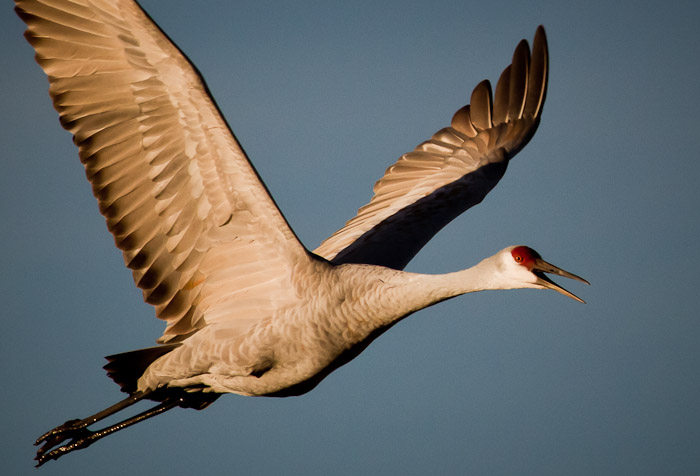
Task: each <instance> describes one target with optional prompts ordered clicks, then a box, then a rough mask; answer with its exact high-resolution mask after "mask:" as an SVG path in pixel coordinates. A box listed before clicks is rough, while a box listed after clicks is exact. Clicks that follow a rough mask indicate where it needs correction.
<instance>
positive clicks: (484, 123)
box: [16, 0, 585, 465]
mask: <svg viewBox="0 0 700 476" xmlns="http://www.w3.org/2000/svg"><path fill="white" fill-rule="evenodd" d="M16 4H17V6H16V11H17V13H18V14H19V16H20V17H21V18H22V19H23V20H24V21H25V22H26V24H27V31H26V33H25V36H26V38H27V39H28V41H29V42H30V43H31V45H32V46H33V47H34V49H35V50H36V60H37V62H38V63H39V65H40V66H41V67H42V69H43V70H44V72H45V73H46V74H47V75H48V78H49V84H50V88H49V93H50V95H51V98H52V100H53V103H54V106H55V108H56V110H57V111H58V113H59V116H60V120H61V124H62V125H63V127H65V128H66V129H67V130H69V131H70V132H71V133H72V134H73V138H74V142H75V144H76V145H77V146H78V149H79V155H80V159H81V161H82V162H83V164H84V166H85V171H86V175H87V178H88V180H89V181H90V183H91V184H92V188H93V192H94V194H95V197H96V198H97V200H98V203H99V208H100V212H101V213H102V214H103V215H104V217H105V219H106V222H107V227H108V229H109V231H110V232H111V233H112V234H113V236H114V239H115V243H116V245H117V247H119V249H121V250H122V252H123V255H124V260H125V263H126V265H127V266H128V267H129V268H130V269H131V270H132V272H133V276H134V282H135V283H136V285H137V286H138V287H139V288H140V289H141V290H142V292H143V295H144V299H145V301H146V302H147V303H149V304H151V305H152V306H154V308H155V312H156V316H157V317H158V318H160V319H163V320H165V321H166V322H167V325H166V328H165V331H164V332H163V335H162V336H161V337H160V338H159V339H158V342H159V344H160V345H158V346H156V347H152V348H148V349H141V350H138V351H132V352H126V353H124V354H118V355H114V356H109V357H108V360H109V363H108V364H107V365H106V366H105V368H106V369H107V371H108V374H109V375H110V377H112V378H113V379H114V380H115V382H117V383H118V384H119V385H120V387H121V388H122V390H123V391H125V392H127V393H128V394H129V396H128V397H127V398H126V399H124V400H122V401H121V402H119V403H117V404H115V405H113V406H112V407H109V408H107V409H106V410H104V411H102V412H99V413H97V414H95V415H93V416H91V417H88V418H85V419H83V420H71V421H68V422H66V423H65V424H63V425H61V426H59V427H56V428H54V429H53V430H50V431H49V432H47V433H46V434H44V435H42V436H41V437H40V438H39V439H38V440H37V444H43V446H41V447H40V448H39V450H38V451H37V458H36V459H37V460H38V464H39V465H41V464H43V463H44V462H46V461H48V460H51V459H56V458H58V457H60V456H62V455H63V454H66V453H68V452H71V451H73V450H76V449H80V448H84V447H86V446H89V445H90V444H92V443H93V442H95V441H97V440H98V439H100V438H102V437H104V436H106V435H108V434H111V433H113V432H114V431H117V430H120V429H122V428H125V427H127V426H131V425H133V424H135V423H138V422H140V421H142V420H144V419H146V418H149V417H151V416H154V415H157V414H159V413H162V412H163V411H166V410H169V409H171V408H173V407H175V406H180V407H192V408H200V409H201V408H204V407H206V406H207V405H209V404H210V403H212V402H213V401H214V400H215V399H216V398H218V396H219V395H221V394H224V393H238V394H242V395H256V396H271V395H274V396H287V395H299V394H301V393H304V392H307V391H309V390H310V389H312V388H313V387H314V386H315V385H317V384H318V383H319V382H320V381H321V380H322V379H323V378H324V377H325V376H326V375H328V373H330V372H331V371H333V370H334V369H335V368H337V367H338V366H340V365H343V364H344V363H346V362H347V361H349V360H350V359H352V358H353V357H354V356H356V355H357V354H358V353H359V352H361V351H362V350H363V349H364V348H365V347H366V346H367V345H369V343H371V342H372V341H373V340H374V339H375V338H376V337H377V336H378V335H380V334H381V333H382V332H384V331H386V330H387V329H388V328H390V327H391V326H392V325H393V324H395V323H396V322H398V321H399V320H400V319H402V318H404V317H406V316H407V315H409V314H411V313H413V312H415V311H418V310H420V309H422V308H424V307H427V306H430V305H432V304H435V303H437V302H439V301H442V300H445V299H448V298H451V297H454V296H457V295H460V294H464V293H468V292H473V291H479V290H483V289H512V288H539V289H542V288H550V289H555V290H557V291H559V292H561V293H563V294H565V295H567V296H569V297H572V298H574V299H577V300H579V301H580V299H579V298H577V297H576V296H574V295H573V294H571V293H570V292H568V291H566V290H565V289H563V288H561V287H560V286H558V285H556V284H555V283H554V282H553V281H551V280H550V279H549V278H548V277H547V276H546V275H545V274H544V273H554V274H558V275H561V276H564V277H568V278H573V279H576V280H579V281H584V282H585V280H583V279H582V278H579V277H578V276H575V275H573V274H570V273H567V272H566V271H563V270H561V269H559V268H557V267H555V266H553V265H551V264H549V263H547V262H546V261H544V260H543V259H542V258H541V257H540V256H539V254H537V253H536V252H535V251H534V250H532V249H530V248H527V247H525V246H511V247H508V248H506V249H504V250H502V251H500V252H499V253H497V254H496V255H494V256H492V257H490V258H486V259H485V260H483V261H482V262H480V263H479V264H477V265H476V266H474V267H472V268H469V269H466V270H463V271H458V272H455V273H449V274H446V275H435V276H433V275H422V274H415V273H406V272H404V271H402V269H403V268H404V267H405V266H406V264H407V263H408V262H409V261H410V260H411V259H412V258H413V256H415V254H416V253H417V252H418V251H419V250H420V249H421V248H422V247H423V246H424V245H425V244H426V243H427V242H428V241H429V240H430V239H431V237H432V236H433V235H434V234H435V233H437V232H438V231H439V230H440V229H441V228H442V227H444V226H445V225H446V224H447V223H449V222H450V221H451V220H452V219H453V218H455V217H456V216H458V215H459V214H461V213H462V212H463V211H465V210H466V209H468V208H469V207H471V206H473V205H476V204H478V203H479V202H481V200H482V199H483V198H484V197H485V196H486V194H488V193H489V192H490V191H491V189H492V188H493V187H494V186H495V185H496V184H497V183H498V181H499V180H500V178H501V177H502V176H503V174H504V173H505V170H506V168H507V165H508V161H509V160H510V159H511V158H512V157H513V156H514V155H515V154H516V153H517V152H518V151H519V150H520V149H522V148H523V147H524V146H525V145H526V144H527V142H528V141H529V140H530V138H531V137H532V135H533V134H534V132H535V130H536V129H537V126H538V124H539V122H540V118H541V115H542V107H543V103H544V99H545V92H546V86H547V75H548V69H549V64H548V54H547V44H546V39H545V34H544V29H543V28H542V27H539V28H538V29H537V32H536V33H535V39H534V42H533V45H532V50H530V48H529V46H528V43H527V42H526V41H525V40H522V41H521V42H520V44H519V45H518V46H517V48H516V50H515V53H514V54H513V60H512V63H511V64H510V65H509V66H508V67H507V68H506V69H505V70H504V71H503V73H502V75H501V77H500V79H499V81H498V84H497V86H496V91H495V93H494V94H492V91H491V87H490V85H489V83H488V81H484V82H482V83H480V84H479V85H478V86H477V87H476V88H475V89H474V91H473V93H472V96H471V101H470V104H469V105H468V106H465V107H463V108H462V109H460V110H458V111H457V113H455V115H454V117H453V119H452V122H451V125H450V126H449V127H446V128H444V129H441V130H440V131H438V132H436V133H435V134H434V135H433V137H432V138H430V139H429V140H428V141H426V142H423V143H422V144H420V145H419V146H418V147H416V148H415V150H413V151H412V152H409V153H407V154H405V155H403V156H402V157H400V158H399V160H398V161H397V162H396V163H395V164H394V165H392V166H390V167H389V168H388V169H387V171H386V173H385V174H384V176H383V177H382V178H381V179H380V180H379V181H378V182H377V183H376V184H375V186H374V196H373V197H372V198H371V200H370V202H369V203H368V204H367V205H365V206H364V207H362V208H360V210H359V211H358V214H357V215H356V216H355V217H354V218H352V219H350V220H349V221H348V222H347V223H346V225H345V226H344V227H343V228H341V229H340V230H338V231H337V232H335V233H334V234H333V235H332V236H331V237H329V238H328V239H327V240H326V241H324V242H323V243H322V244H321V245H320V246H319V247H318V248H317V249H316V250H314V251H313V252H310V251H308V250H307V249H306V248H305V247H304V246H303V245H302V244H301V243H300V242H299V240H298V239H297V237H296V236H295V234H294V232H293V231H292V229H291V227H290V226H289V224H288V223H287V222H286V220H285V218H284V216H283V215H282V213H281V212H280V210H279V209H278V207H277V206H276V204H275V202H274V200H273V199H272V197H271V195H270V193H269V192H268V190H267V189H266V187H265V185H264V183H263V182H262V180H261V179H260V177H259V175H258V174H257V172H256V171H255V169H254V168H253V166H252V164H251V163H250V161H249V160H248V158H247V156H246V154H245V152H244V151H243V149H242V147H241V146H240V144H239V142H238V140H237V139H236V137H235V136H234V134H233V133H232V131H231V129H230V128H229V127H228V125H227V123H226V121H225V120H224V118H223V116H222V114H221V112H220V111H219V109H218V108H217V106H216V104H215V102H214V100H213V99H212V98H211V96H210V94H209V91H208V89H207V87H206V85H205V83H204V80H203V79H202V77H201V75H200V74H199V72H198V71H197V69H196V68H195V67H194V66H193V65H192V63H190V61H189V60H188V59H187V58H186V57H185V56H184V55H183V54H182V52H181V51H180V50H179V49H178V48H177V46H175V45H174V43H172V41H170V39H169V38H168V37H167V36H166V35H165V34H164V33H163V32H162V31H161V30H160V29H159V28H158V26H157V25H156V24H155V23H154V22H153V21H152V20H151V19H150V17H148V15H147V14H146V13H145V12H144V11H143V10H142V9H141V7H140V6H139V5H138V4H137V3H136V2H133V1H129V0H92V1H88V0H18V1H17V2H16ZM142 399H150V400H154V401H157V402H160V403H159V404H158V405H157V406H155V407H154V408H152V409H151V410H148V411H146V412H144V413H142V414H139V415H137V416H134V417H131V418H127V419H125V420H124V421H122V422H121V423H118V424H116V425H112V426H109V427H107V428H104V429H101V430H97V431H91V430H88V428H87V427H88V426H90V425H92V424H93V423H96V422H97V421H99V420H101V419H103V418H105V417H107V416H109V415H111V414H113V413H116V412H118V411H120V410H122V409H124V408H126V407H128V406H130V405H132V404H133V403H135V402H137V401H139V400H142Z"/></svg>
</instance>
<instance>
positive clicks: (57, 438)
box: [34, 396, 183, 468]
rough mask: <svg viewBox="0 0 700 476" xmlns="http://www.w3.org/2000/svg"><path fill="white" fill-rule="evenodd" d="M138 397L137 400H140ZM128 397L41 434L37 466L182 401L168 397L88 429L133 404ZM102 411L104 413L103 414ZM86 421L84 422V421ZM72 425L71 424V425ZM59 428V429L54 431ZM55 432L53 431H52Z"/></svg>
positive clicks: (84, 446)
mask: <svg viewBox="0 0 700 476" xmlns="http://www.w3.org/2000/svg"><path fill="white" fill-rule="evenodd" d="M142 398H143V396H141V398H139V399H138V400H141V399H142ZM128 400H129V399H126V400H123V401H121V402H119V403H117V404H116V405H113V406H112V407H110V408H108V409H106V410H104V411H103V412H100V413H97V414H95V415H93V416H92V417H89V418H86V419H84V420H73V422H75V423H71V422H66V423H65V424H64V425H62V426H60V427H58V428H56V429H54V430H51V431H50V432H48V433H47V434H46V435H44V436H42V438H43V440H42V439H41V438H40V439H39V440H37V444H38V443H40V442H41V441H45V443H44V446H42V447H41V448H39V450H38V451H37V453H36V458H34V459H35V460H36V461H37V465H36V466H37V468H38V467H39V466H41V465H42V464H44V463H46V462H47V461H50V460H52V459H58V458H60V457H61V456H63V455H64V454H67V453H70V452H71V451H74V450H79V449H82V448H87V447H88V446H90V445H91V444H93V443H94V442H95V441H97V440H99V439H100V438H104V437H105V436H107V435H111V434H112V433H114V432H116V431H119V430H122V429H124V428H126V427H129V426H131V425H135V424H136V423H139V422H142V421H143V420H146V419H148V418H151V417H154V416H156V415H160V414H161V413H163V412H165V411H168V410H170V409H171V408H173V407H176V406H178V405H180V404H181V403H183V399H182V398H177V397H175V398H168V399H167V400H165V401H164V402H163V403H161V404H160V405H156V406H155V407H153V408H151V409H150V410H146V411H144V412H141V413H139V414H138V415H136V416H134V417H131V418H128V419H126V420H123V421H121V422H119V423H117V424H115V425H112V426H108V427H107V428H103V429H102V430H97V431H90V430H88V429H87V426H88V425H90V424H92V423H94V422H95V421H98V420H101V419H102V418H105V417H106V416H108V415H111V414H112V413H114V412H115V411H118V410H120V409H122V408H125V407H127V406H129V405H133V403H136V401H138V400H136V401H134V402H131V403H128V402H127V401H128ZM119 405H121V408H118V409H116V410H114V411H112V412H111V413H105V412H107V411H109V410H111V409H113V408H115V407H118V406H119ZM103 413H105V414H104V415H103ZM98 416H100V417H99V418H98V419H97V420H94V421H91V419H92V418H95V417H98ZM86 421H87V422H88V423H85V422H86ZM66 425H69V426H68V427H66V429H65V430H62V428H63V427H65V426H66ZM71 425H72V426H71ZM56 430H60V431H56ZM54 432H55V433H54ZM68 438H71V441H70V443H67V444H65V445H62V446H59V447H58V448H56V449H54V450H51V451H49V452H48V453H46V451H47V450H49V449H51V448H53V447H54V446H56V445H57V444H59V443H62V442H63V441H65V440H67V439H68Z"/></svg>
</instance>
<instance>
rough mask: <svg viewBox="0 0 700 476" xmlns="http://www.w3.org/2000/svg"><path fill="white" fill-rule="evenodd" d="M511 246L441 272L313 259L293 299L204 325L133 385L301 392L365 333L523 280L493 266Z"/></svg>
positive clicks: (506, 255) (256, 393) (361, 340)
mask: <svg viewBox="0 0 700 476" xmlns="http://www.w3.org/2000/svg"><path fill="white" fill-rule="evenodd" d="M511 249H512V248H508V249H506V250H504V251H502V252H501V253H499V254H497V255H495V256H493V257H490V258H487V259H486V260H484V261H482V262H481V263H479V264H478V265H476V266H474V267H471V268H468V269H466V270H463V271H457V272H455V273H449V274H443V275H426V274H417V273H407V272H404V271H398V270H394V269H391V268H386V267H383V266H374V265H362V264H344V265H340V266H334V265H332V264H330V263H328V262H326V261H324V260H318V259H316V260H314V262H313V264H312V266H311V267H309V266H303V267H299V268H300V269H303V270H304V271H300V272H299V274H298V275H294V276H291V277H290V282H291V283H292V286H293V287H294V298H293V299H292V300H290V301H289V302H288V303H287V304H286V305H283V306H280V307H279V308H278V309H276V310H275V311H274V313H272V314H271V315H269V316H264V317H263V318H261V319H259V320H258V322H256V323H255V324H253V325H252V326H248V325H244V326H236V325H235V320H233V322H234V325H233V326H232V325H230V324H229V323H231V322H232V320H228V321H226V322H225V323H222V324H218V325H210V326H207V327H205V328H204V329H202V330H201V331H199V332H197V333H196V334H194V335H193V336H192V337H190V338H188V339H186V340H185V341H183V343H182V345H181V346H178V347H177V348H175V349H173V350H172V351H171V352H169V353H168V354H167V355H165V356H163V357H161V358H159V359H158V360H157V361H155V362H154V363H153V364H152V365H151V366H149V367H148V369H147V370H146V371H145V373H144V374H143V375H142V376H141V377H140V378H139V380H138V390H139V391H142V392H148V391H152V390H156V389H157V388H158V387H159V386H165V385H167V386H171V387H183V388H188V387H192V388H198V387H199V388H203V389H205V390H204V391H207V392H216V393H237V394H241V395H250V396H262V395H273V394H276V395H279V394H280V393H283V394H287V395H288V394H291V393H294V394H300V393H304V392H305V391H308V390H309V389H310V388H309V386H310V385H309V383H308V382H313V384H314V385H315V384H316V383H318V379H317V378H318V377H319V376H321V375H322V376H325V375H327V373H325V372H324V370H326V369H328V368H329V367H332V366H333V363H334V362H336V361H337V359H338V358H339V357H341V355H343V354H344V353H345V352H352V351H353V349H356V348H357V347H358V346H359V347H361V349H364V346H363V343H365V341H366V340H367V339H368V338H370V336H371V335H372V334H374V333H376V332H377V331H382V330H384V329H386V328H387V327H389V326H391V325H392V324H394V323H395V322H396V321H397V320H399V319H402V318H404V317H406V316H408V315H409V314H411V313H413V312H415V311H418V310H420V309H423V308H425V307H428V306H430V305H432V304H435V303H437V302H440V301H443V300H445V299H449V298H451V297H455V296H458V295H460V294H464V293H468V292H475V291H480V290H483V289H494V288H498V289H508V288H510V287H519V288H522V287H524V286H523V283H522V282H520V281H517V282H515V281H512V282H511V281H509V280H507V279H504V276H503V275H501V274H499V273H497V272H496V271H497V270H498V268H499V265H500V264H501V263H500V262H502V265H503V266H505V265H506V260H509V259H510V260H512V258H511V254H510V250H511ZM309 271H310V272H309ZM532 287H536V286H535V283H534V282H533V283H532Z"/></svg>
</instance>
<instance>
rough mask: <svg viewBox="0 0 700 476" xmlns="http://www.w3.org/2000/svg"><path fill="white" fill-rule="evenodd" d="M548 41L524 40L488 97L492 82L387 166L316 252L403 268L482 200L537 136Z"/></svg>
mask: <svg viewBox="0 0 700 476" xmlns="http://www.w3.org/2000/svg"><path fill="white" fill-rule="evenodd" d="M548 62H549V59H548V53H547V40H546V37H545V33H544V28H543V27H542V26H540V27H538V28H537V31H536V33H535V39H534V42H533V47H532V57H530V49H529V47H528V43H527V41H525V40H522V41H521V42H520V44H518V46H517V48H516V49H515V53H514V54H513V61H512V63H511V64H510V65H509V66H508V67H507V68H506V69H505V70H504V71H503V73H502V74H501V77H500V79H499V80H498V84H497V86H496V94H495V97H494V98H492V95H491V85H490V84H489V82H488V81H483V82H481V83H480V84H479V85H478V86H477V87H476V88H475V89H474V91H473V92H472V96H471V103H470V104H469V105H467V106H465V107H463V108H462V109H460V110H459V111H457V113H456V114H455V115H454V117H453V118H452V125H451V127H446V128H444V129H442V130H440V131H438V132H437V133H435V135H433V137H432V138H431V139H430V140H429V141H427V142H423V143H422V144H420V145H419V146H418V147H416V149H415V150H414V151H413V152H409V153H408V154H405V155H403V156H401V158H399V160H398V161H397V162H396V163H395V164H394V165H392V166H391V167H389V168H388V169H387V171H386V173H385V174H384V176H383V177H382V178H381V179H380V180H379V181H378V182H377V183H376V184H375V186H374V196H373V197H372V199H371V201H370V202H369V203H368V204H367V205H365V206H364V207H362V208H360V209H359V210H358V212H357V216H355V217H354V218H352V219H351V220H350V221H348V222H347V223H346V224H345V226H344V227H343V228H341V229H340V230H338V231H336V232H335V233H334V234H333V235H332V236H331V237H329V238H328V239H327V240H325V241H324V242H323V243H321V245H320V246H319V247H318V248H317V249H316V250H314V253H316V254H318V255H320V256H323V257H324V258H326V259H328V260H330V261H332V262H333V263H335V264H341V263H366V264H376V265H382V266H388V267H391V268H395V269H403V268H404V267H405V266H406V264H408V262H409V261H410V260H411V259H412V258H413V257H414V256H415V255H416V253H418V251H419V250H420V249H421V248H422V247H423V246H424V245H425V244H426V243H427V242H428V241H429V240H430V239H431V238H432V237H433V236H434V235H435V233H437V232H438V231H439V230H440V229H441V228H442V227H444V226H445V225H447V224H448V223H449V222H450V221H452V220H453V219H454V218H455V217H456V216H458V215H459V214H461V213H462V212H464V211H465V210H467V209H468V208H470V207H472V206H474V205H476V204H478V203H480V202H481V200H483V199H484V197H485V196H486V194H488V193H489V192H490V191H491V189H492V188H493V187H495V186H496V184H497V183H498V181H499V180H500V179H501V177H502V176H503V174H504V173H505V171H506V167H507V165H508V161H509V160H510V158H511V157H513V156H514V155H515V154H516V153H517V152H518V151H520V149H522V148H523V147H524V146H525V145H526V144H527V143H528V141H529V140H530V138H531V137H532V135H533V134H534V133H535V130H536V129H537V126H538V124H539V121H540V116H541V113H542V105H543V103H544V98H545V93H546V89H547V71H548Z"/></svg>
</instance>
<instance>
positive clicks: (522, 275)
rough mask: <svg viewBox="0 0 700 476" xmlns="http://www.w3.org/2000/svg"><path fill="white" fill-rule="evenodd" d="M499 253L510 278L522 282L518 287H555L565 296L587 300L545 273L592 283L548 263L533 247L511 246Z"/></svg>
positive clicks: (580, 300) (581, 300)
mask: <svg viewBox="0 0 700 476" xmlns="http://www.w3.org/2000/svg"><path fill="white" fill-rule="evenodd" d="M499 254H500V255H501V259H502V264H503V267H504V268H505V269H504V271H505V273H506V274H507V275H508V277H509V278H511V279H514V280H517V281H518V282H519V283H520V285H519V286H517V287H529V288H537V289H554V290H555V291H558V292H560V293H562V294H563V295H564V296H569V297H570V298H572V299H575V300H577V301H579V302H585V301H584V300H583V299H581V298H579V297H578V296H576V295H575V294H573V293H571V292H569V291H567V290H566V289H564V288H562V287H561V286H559V285H558V284H556V283H555V282H554V281H552V280H551V279H549V277H547V276H546V275H545V274H544V273H550V274H558V275H559V276H563V277H565V278H570V279H575V280H576V281H581V282H582V283H586V284H590V283H589V282H588V281H586V280H585V279H583V278H582V277H580V276H576V275H575V274H572V273H569V272H568V271H564V270H563V269H561V268H557V267H556V266H554V265H553V264H550V263H547V262H546V261H545V260H543V259H542V257H541V256H540V254H539V253H538V252H537V251H535V250H533V249H532V248H530V247H527V246H511V247H509V248H506V249H505V250H503V251H502V252H501V253H499ZM523 284H525V286H523Z"/></svg>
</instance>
